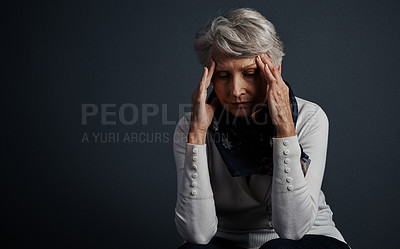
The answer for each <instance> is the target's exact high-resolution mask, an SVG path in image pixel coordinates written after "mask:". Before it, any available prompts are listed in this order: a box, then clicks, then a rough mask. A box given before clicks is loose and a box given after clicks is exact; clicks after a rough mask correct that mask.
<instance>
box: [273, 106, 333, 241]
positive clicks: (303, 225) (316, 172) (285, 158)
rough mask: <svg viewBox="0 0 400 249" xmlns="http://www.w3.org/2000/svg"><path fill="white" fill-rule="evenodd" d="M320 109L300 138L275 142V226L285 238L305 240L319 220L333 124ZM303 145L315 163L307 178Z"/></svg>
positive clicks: (306, 124) (274, 139) (306, 125)
mask: <svg viewBox="0 0 400 249" xmlns="http://www.w3.org/2000/svg"><path fill="white" fill-rule="evenodd" d="M316 107H317V108H316V110H315V112H313V113H312V115H310V117H309V118H308V120H307V121H306V123H305V125H304V126H303V127H301V131H300V132H299V133H298V134H297V135H296V136H292V137H285V138H273V158H274V159H273V162H274V174H273V180H272V193H271V198H272V223H273V227H274V229H275V231H276V232H277V234H278V235H279V236H280V237H281V238H288V239H294V240H298V239H301V238H302V237H303V236H304V235H305V234H306V233H307V232H308V231H309V230H310V229H311V227H312V226H313V224H314V222H315V219H316V217H317V212H318V197H319V193H320V190H321V184H322V178H323V175H324V170H325V161H326V152H327V145H328V129H329V124H328V118H327V117H326V114H325V113H324V111H323V110H322V109H321V108H320V107H319V106H317V105H316ZM297 132H298V131H296V133H297ZM299 144H301V146H302V148H303V150H304V152H305V153H306V154H307V155H309V157H310V159H311V163H310V166H309V169H308V171H307V174H306V176H304V174H303V171H302V169H301V166H300V156H301V149H300V145H299Z"/></svg>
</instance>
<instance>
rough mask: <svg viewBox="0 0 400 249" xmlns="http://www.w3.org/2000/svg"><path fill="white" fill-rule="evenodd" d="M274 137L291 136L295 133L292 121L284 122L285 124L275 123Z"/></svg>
mask: <svg viewBox="0 0 400 249" xmlns="http://www.w3.org/2000/svg"><path fill="white" fill-rule="evenodd" d="M275 127H276V137H277V138H281V137H292V136H295V135H296V131H295V128H294V124H293V123H285V124H279V125H276V126H275Z"/></svg>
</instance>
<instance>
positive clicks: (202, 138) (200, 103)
mask: <svg viewBox="0 0 400 249" xmlns="http://www.w3.org/2000/svg"><path fill="white" fill-rule="evenodd" d="M214 69H215V62H214V61H213V60H212V61H211V66H210V69H208V68H207V67H204V73H203V77H202V78H201V81H200V84H199V86H198V87H197V89H196V90H195V91H194V92H193V94H192V115H191V118H190V129H189V134H188V143H190V144H200V145H203V144H205V142H206V135H207V129H208V127H209V126H210V124H211V122H212V119H213V115H214V112H215V110H216V108H217V106H218V103H219V101H218V98H215V99H213V101H212V102H211V103H210V104H207V103H206V100H207V89H208V87H209V85H210V83H211V78H212V76H213V73H214Z"/></svg>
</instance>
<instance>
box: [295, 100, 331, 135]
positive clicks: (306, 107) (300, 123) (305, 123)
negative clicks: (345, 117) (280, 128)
mask: <svg viewBox="0 0 400 249" xmlns="http://www.w3.org/2000/svg"><path fill="white" fill-rule="evenodd" d="M296 101H297V105H298V111H299V114H298V117H297V123H296V132H297V133H298V134H299V133H302V132H306V131H307V130H309V129H311V128H318V127H326V128H327V127H328V125H329V121H328V116H327V115H326V113H325V112H324V110H323V109H322V108H321V107H320V106H319V105H318V104H316V103H314V102H311V101H309V100H305V99H302V98H299V97H296Z"/></svg>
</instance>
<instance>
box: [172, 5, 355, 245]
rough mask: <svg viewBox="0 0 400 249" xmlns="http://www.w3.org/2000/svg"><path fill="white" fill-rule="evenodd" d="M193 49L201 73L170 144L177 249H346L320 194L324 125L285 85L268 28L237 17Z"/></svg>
mask: <svg viewBox="0 0 400 249" xmlns="http://www.w3.org/2000/svg"><path fill="white" fill-rule="evenodd" d="M194 47H195V50H196V52H197V55H198V59H199V61H200V63H201V64H202V65H203V66H204V73H203V76H202V79H201V81H200V84H199V85H198V87H197V89H196V90H195V91H194V93H193V94H192V111H191V113H188V114H186V115H184V116H183V117H182V118H181V119H180V121H179V122H178V124H177V126H176V129H175V134H174V156H175V162H176V169H177V180H178V182H177V185H178V189H177V191H178V193H177V202H176V208H175V222H176V226H177V229H178V232H179V233H180V234H181V236H182V237H183V239H184V240H185V243H184V244H183V245H182V246H181V247H180V248H181V249H188V248H218V249H222V248H226V249H235V248H307V249H312V248H321V249H329V248H347V249H348V248H349V246H348V245H347V244H346V242H345V240H344V238H343V236H342V235H341V233H340V232H339V231H338V229H337V228H336V227H335V223H334V222H333V220H332V214H333V213H332V211H331V209H330V207H329V206H328V205H327V204H326V202H325V196H324V194H323V193H322V191H321V184H322V179H323V175H324V169H325V160H326V153H327V144H328V119H327V116H326V114H325V113H324V111H323V110H322V109H321V107H319V106H318V105H317V104H315V103H312V102H310V101H307V100H304V99H301V98H298V97H295V95H294V94H293V91H292V90H291V88H290V86H289V83H288V82H286V81H284V80H283V78H282V76H281V72H282V56H283V55H284V53H283V44H282V42H281V41H280V39H279V37H278V35H277V33H276V31H275V28H274V26H273V25H272V24H271V23H270V22H269V21H268V20H266V19H265V17H263V16H262V15H261V14H260V13H258V12H257V11H255V10H252V9H236V10H233V11H230V12H228V13H227V14H225V15H223V16H219V17H217V18H215V19H214V20H212V21H211V22H210V23H209V24H208V25H206V26H205V27H204V28H202V29H201V30H199V31H198V32H197V34H196V38H195V41H194ZM210 84H212V88H213V91H212V92H211V93H210V95H209V97H208V99H207V89H208V87H209V86H210Z"/></svg>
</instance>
